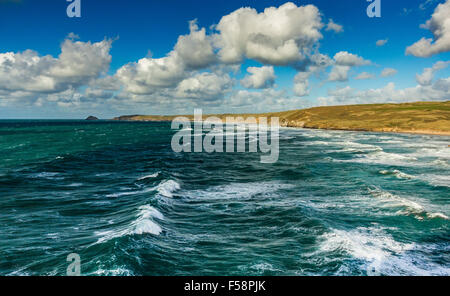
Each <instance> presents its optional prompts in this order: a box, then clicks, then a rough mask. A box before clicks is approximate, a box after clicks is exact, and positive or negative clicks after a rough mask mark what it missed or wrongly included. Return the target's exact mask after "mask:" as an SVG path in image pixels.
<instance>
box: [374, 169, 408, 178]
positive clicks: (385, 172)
mask: <svg viewBox="0 0 450 296" xmlns="http://www.w3.org/2000/svg"><path fill="white" fill-rule="evenodd" d="M379 173H380V174H382V175H393V176H395V177H396V178H397V179H414V178H415V176H412V175H408V174H405V173H403V172H401V171H399V170H392V171H390V170H381V171H379Z"/></svg>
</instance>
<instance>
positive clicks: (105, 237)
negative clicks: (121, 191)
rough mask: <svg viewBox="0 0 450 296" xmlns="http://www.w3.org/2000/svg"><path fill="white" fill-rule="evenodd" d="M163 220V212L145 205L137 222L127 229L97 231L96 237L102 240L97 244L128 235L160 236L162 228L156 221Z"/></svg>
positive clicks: (140, 209)
mask: <svg viewBox="0 0 450 296" xmlns="http://www.w3.org/2000/svg"><path fill="white" fill-rule="evenodd" d="M155 218H156V219H159V220H163V219H164V216H163V214H162V213H161V212H159V211H158V210H157V209H155V208H154V207H152V206H150V205H144V206H141V207H139V213H138V215H137V218H136V220H134V221H133V222H132V223H131V224H129V225H128V226H126V227H122V228H119V229H115V230H107V231H97V232H95V235H96V236H99V237H100V238H99V239H98V240H97V243H103V242H106V241H109V240H111V239H114V238H118V237H123V236H127V235H133V234H137V235H141V234H145V233H147V234H153V235H159V234H161V232H162V229H161V227H160V226H159V225H158V224H156V222H155V221H154V219H155Z"/></svg>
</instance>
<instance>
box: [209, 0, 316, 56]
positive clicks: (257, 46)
mask: <svg viewBox="0 0 450 296" xmlns="http://www.w3.org/2000/svg"><path fill="white" fill-rule="evenodd" d="M322 27H323V24H322V22H321V16H320V12H319V10H318V8H317V7H315V6H314V5H306V6H299V7H297V6H296V5H295V4H294V3H291V2H288V3H285V4H284V5H282V6H280V7H278V8H276V7H270V8H266V9H265V10H264V12H261V13H258V12H257V11H256V10H255V9H252V8H241V9H238V10H236V11H234V12H232V13H231V14H228V15H226V16H224V17H222V19H221V20H220V22H219V23H218V24H217V26H216V27H215V28H216V30H217V31H218V32H219V33H218V34H216V35H215V45H216V46H217V47H218V48H219V49H220V50H219V57H220V59H221V61H222V62H224V63H231V64H232V63H240V62H242V61H243V60H244V59H245V58H249V59H254V60H257V61H259V62H262V63H264V64H270V65H290V64H295V63H296V62H299V61H301V60H303V59H305V57H306V56H307V55H309V54H310V53H311V51H312V47H313V45H314V44H315V43H316V42H317V41H318V40H319V39H321V38H322V34H321V33H320V29H321V28H322Z"/></svg>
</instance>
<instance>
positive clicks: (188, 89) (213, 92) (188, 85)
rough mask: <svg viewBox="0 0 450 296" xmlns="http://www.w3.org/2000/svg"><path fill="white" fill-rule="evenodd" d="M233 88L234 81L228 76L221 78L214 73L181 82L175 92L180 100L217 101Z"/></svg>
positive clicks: (203, 74)
mask: <svg viewBox="0 0 450 296" xmlns="http://www.w3.org/2000/svg"><path fill="white" fill-rule="evenodd" d="M231 87H232V80H231V78H230V77H229V76H228V75H224V76H219V75H217V74H214V73H199V74H197V75H195V76H193V77H189V78H187V79H185V80H183V81H181V82H180V84H179V85H178V86H177V88H176V90H175V96H176V97H179V98H191V99H201V100H216V99H219V98H223V95H224V94H225V93H226V92H228V91H229V90H230V89H231Z"/></svg>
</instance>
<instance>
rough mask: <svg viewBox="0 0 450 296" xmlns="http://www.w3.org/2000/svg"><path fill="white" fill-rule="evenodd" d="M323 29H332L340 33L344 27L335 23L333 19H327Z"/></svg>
mask: <svg viewBox="0 0 450 296" xmlns="http://www.w3.org/2000/svg"><path fill="white" fill-rule="evenodd" d="M325 31H334V32H335V33H341V32H344V28H343V27H342V26H341V25H339V24H336V23H335V22H334V21H333V19H329V20H328V24H327V27H326V29H325Z"/></svg>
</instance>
